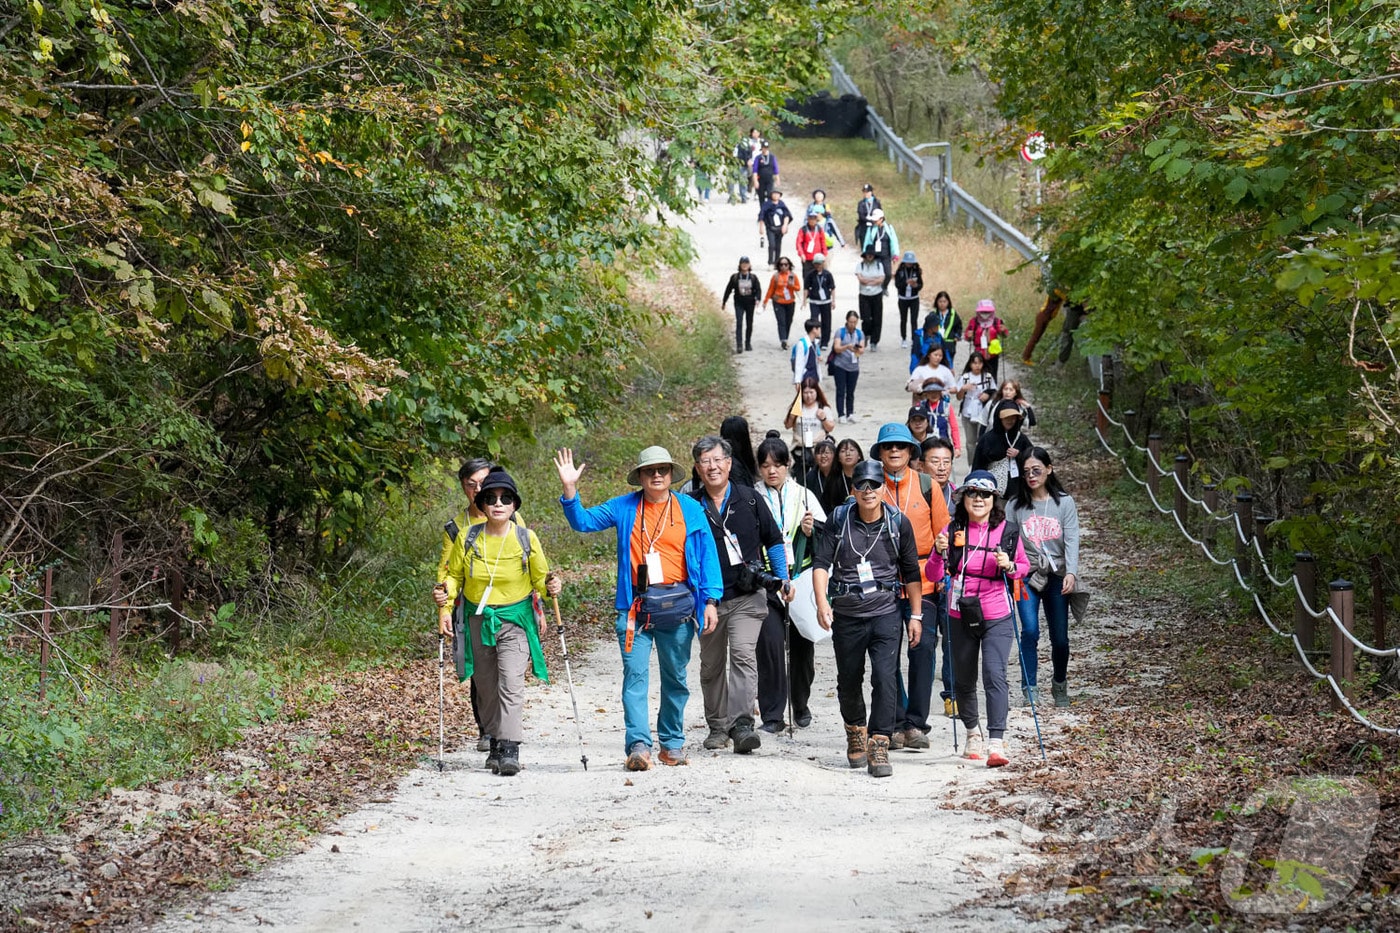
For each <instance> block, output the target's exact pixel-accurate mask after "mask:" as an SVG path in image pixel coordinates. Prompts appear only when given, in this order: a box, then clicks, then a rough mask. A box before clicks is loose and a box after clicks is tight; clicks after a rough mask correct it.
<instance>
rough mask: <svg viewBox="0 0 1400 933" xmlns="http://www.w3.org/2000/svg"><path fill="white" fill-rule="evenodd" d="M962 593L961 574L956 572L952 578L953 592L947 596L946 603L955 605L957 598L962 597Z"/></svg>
mask: <svg viewBox="0 0 1400 933" xmlns="http://www.w3.org/2000/svg"><path fill="white" fill-rule="evenodd" d="M962 594H963V575H962V574H958V575H957V576H956V577H954V578H953V592H952V593H951V594H949V596H948V605H950V606H956V605H957V604H958V600H960V599H962Z"/></svg>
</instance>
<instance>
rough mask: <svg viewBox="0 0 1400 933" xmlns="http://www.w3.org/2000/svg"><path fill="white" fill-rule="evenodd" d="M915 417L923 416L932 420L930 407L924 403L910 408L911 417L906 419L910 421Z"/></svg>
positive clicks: (927, 419)
mask: <svg viewBox="0 0 1400 933" xmlns="http://www.w3.org/2000/svg"><path fill="white" fill-rule="evenodd" d="M913 418H923V419H924V420H925V421H929V420H932V419H930V418H929V412H928V408H927V407H925V406H923V405H915V406H914V407H913V408H911V409H909V417H907V418H905V419H904V420H905V421H909V420H911V419H913Z"/></svg>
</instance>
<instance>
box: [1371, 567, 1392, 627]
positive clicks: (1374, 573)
mask: <svg viewBox="0 0 1400 933" xmlns="http://www.w3.org/2000/svg"><path fill="white" fill-rule="evenodd" d="M1371 644H1372V645H1374V646H1375V647H1377V648H1385V647H1388V646H1389V645H1390V641H1389V639H1387V638H1386V633H1385V568H1384V567H1383V566H1382V565H1381V556H1380V555H1379V554H1373V555H1371Z"/></svg>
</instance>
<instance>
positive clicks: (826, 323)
mask: <svg viewBox="0 0 1400 933" xmlns="http://www.w3.org/2000/svg"><path fill="white" fill-rule="evenodd" d="M807 309H808V311H809V312H810V313H811V316H812V317H814V318H816V319H817V320H819V321H821V322H822V346H823V347H829V346H831V302H829V301H828V302H827V303H826V304H817V303H816V302H815V301H812V302H808V304H807Z"/></svg>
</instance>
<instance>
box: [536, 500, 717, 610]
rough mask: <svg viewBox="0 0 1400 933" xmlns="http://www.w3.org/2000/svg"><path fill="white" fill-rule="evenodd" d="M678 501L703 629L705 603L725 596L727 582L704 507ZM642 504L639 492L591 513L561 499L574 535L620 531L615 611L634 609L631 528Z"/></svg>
mask: <svg viewBox="0 0 1400 933" xmlns="http://www.w3.org/2000/svg"><path fill="white" fill-rule="evenodd" d="M676 500H677V501H678V502H680V506H681V516H682V517H683V518H684V519H685V570H686V576H687V578H688V580H689V583H690V591H691V593H693V594H694V595H695V607H696V610H695V619H696V624H697V626H699V625H703V621H702V620H703V618H704V607H705V600H707V599H714V600H718V599H721V598H722V597H723V596H724V579H723V577H722V576H721V574H720V567H719V552H718V551H717V550H715V538H714V535H712V534H711V533H710V522H709V519H707V518H706V517H705V509H704V507H703V506H702V505H701V504H700V503H698V502H696V501H695V500H694V499H692V498H690V497H689V496H679V495H678V496H676ZM641 501H642V493H641V491H640V490H639V491H637V492H629V493H626V494H625V495H621V496H616V497H614V498H612V499H609V500H608V501H607V502H603V503H600V504H599V505H595V506H593V508H591V509H586V508H584V507H583V503H581V502H579V500H578V496H574V498H572V499H565V498H563V497H562V496H561V497H560V498H559V504H560V505H561V506H563V507H564V518H566V519H567V520H568V522H569V527H570V528H572V529H573V530H574V531H602V530H603V529H605V528H616V529H617V599H615V600H614V601H613V608H615V609H616V610H617V611H618V612H626V611H627V609H628V608H629V607H630V606H631V605H632V573H633V563H634V562H633V560H632V526H633V525H634V524H636V521H637V506H638V504H639V503H641Z"/></svg>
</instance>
